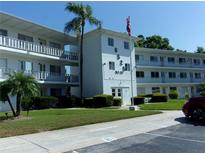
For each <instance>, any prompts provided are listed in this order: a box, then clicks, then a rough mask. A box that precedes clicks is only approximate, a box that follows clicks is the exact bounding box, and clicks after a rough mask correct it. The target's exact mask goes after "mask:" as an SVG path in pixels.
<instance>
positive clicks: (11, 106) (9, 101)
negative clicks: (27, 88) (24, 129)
mask: <svg viewBox="0 0 205 154" xmlns="http://www.w3.org/2000/svg"><path fill="white" fill-rule="evenodd" d="M7 101H8V103H9V106H10V108H11V111H12V113H13V116H14V117H15V116H16V113H15V111H14V108H13V105H12V104H11V100H10V98H9V96H8V95H7Z"/></svg>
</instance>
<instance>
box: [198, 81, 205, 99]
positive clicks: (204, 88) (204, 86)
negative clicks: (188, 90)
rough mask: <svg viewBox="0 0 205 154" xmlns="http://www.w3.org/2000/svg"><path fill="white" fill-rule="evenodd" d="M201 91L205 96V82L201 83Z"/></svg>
mask: <svg viewBox="0 0 205 154" xmlns="http://www.w3.org/2000/svg"><path fill="white" fill-rule="evenodd" d="M199 91H200V95H201V96H205V82H204V83H201V84H200V85H199Z"/></svg>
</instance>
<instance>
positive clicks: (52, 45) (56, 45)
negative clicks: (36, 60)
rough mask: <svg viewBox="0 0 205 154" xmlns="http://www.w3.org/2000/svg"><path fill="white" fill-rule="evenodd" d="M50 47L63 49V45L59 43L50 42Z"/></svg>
mask: <svg viewBox="0 0 205 154" xmlns="http://www.w3.org/2000/svg"><path fill="white" fill-rule="evenodd" d="M49 46H50V47H52V48H57V49H60V48H61V45H60V44H59V43H55V42H49Z"/></svg>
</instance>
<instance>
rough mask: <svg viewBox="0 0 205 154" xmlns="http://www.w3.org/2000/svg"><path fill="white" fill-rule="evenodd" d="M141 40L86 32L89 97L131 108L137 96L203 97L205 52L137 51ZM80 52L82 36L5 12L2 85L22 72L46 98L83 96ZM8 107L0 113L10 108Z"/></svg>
mask: <svg viewBox="0 0 205 154" xmlns="http://www.w3.org/2000/svg"><path fill="white" fill-rule="evenodd" d="M136 39H137V38H135V37H129V36H128V35H127V33H119V32H115V31H111V30H107V29H103V28H98V29H96V30H93V31H90V32H88V33H86V34H85V37H84V51H83V57H84V62H83V70H84V73H83V74H84V76H83V87H84V93H83V95H84V97H90V96H93V95H96V94H111V95H113V96H114V97H121V98H122V100H123V104H130V98H131V96H132V95H133V96H136V95H140V94H150V93H154V92H161V93H166V94H168V93H169V91H170V90H177V91H178V93H179V97H180V98H183V97H185V94H189V95H190V96H197V95H199V91H198V85H199V84H200V83H201V82H203V81H204V79H205V55H204V54H196V53H186V52H177V51H168V50H160V49H147V48H135V47H134V42H135V41H136ZM78 51H79V40H78V39H77V37H73V36H69V35H65V34H64V33H62V32H59V31H56V30H53V29H50V28H48V27H45V26H42V25H39V24H35V23H33V22H30V21H27V20H25V19H21V18H19V17H15V16H13V15H9V14H6V13H2V12H0V82H1V81H4V80H5V79H6V78H7V77H8V73H11V72H13V71H21V72H24V73H26V74H30V75H33V76H34V77H35V78H36V79H37V81H38V82H39V83H40V85H41V94H42V95H46V96H59V95H77V96H79V91H80V90H79V58H78V56H79V52H78ZM131 72H132V73H131ZM131 74H132V82H131ZM14 100H15V97H13V98H12V102H13V103H15V101H14ZM6 104H7V103H6ZM6 104H2V103H1V104H0V111H5V110H8V109H9V107H8V105H6ZM14 105H15V104H14Z"/></svg>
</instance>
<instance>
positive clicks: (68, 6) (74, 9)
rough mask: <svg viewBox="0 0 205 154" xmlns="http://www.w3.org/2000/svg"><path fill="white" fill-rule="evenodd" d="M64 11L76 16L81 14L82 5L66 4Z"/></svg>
mask: <svg viewBox="0 0 205 154" xmlns="http://www.w3.org/2000/svg"><path fill="white" fill-rule="evenodd" d="M65 10H66V11H68V12H71V13H74V14H76V15H77V16H79V15H81V14H82V11H83V5H82V4H77V3H73V2H68V3H67V4H66V7H65Z"/></svg>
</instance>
